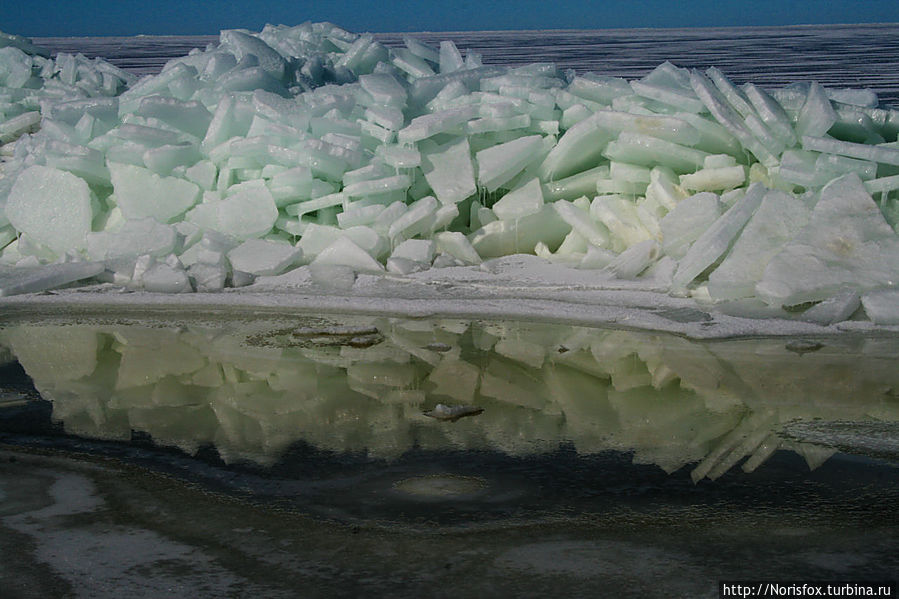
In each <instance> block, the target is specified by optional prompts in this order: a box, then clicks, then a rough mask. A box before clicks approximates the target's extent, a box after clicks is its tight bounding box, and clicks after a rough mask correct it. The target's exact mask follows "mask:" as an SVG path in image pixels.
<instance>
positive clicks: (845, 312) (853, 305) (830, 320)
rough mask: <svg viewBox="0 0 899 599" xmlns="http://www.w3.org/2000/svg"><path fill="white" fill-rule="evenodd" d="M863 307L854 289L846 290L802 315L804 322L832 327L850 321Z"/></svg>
mask: <svg viewBox="0 0 899 599" xmlns="http://www.w3.org/2000/svg"><path fill="white" fill-rule="evenodd" d="M859 306H861V298H860V297H859V294H858V292H857V291H855V290H854V289H844V290H842V291H840V292H839V293H837V294H836V295H834V296H832V297H829V298H827V299H826V300H824V301H822V302H820V303H818V304H815V305H814V306H812V307H811V308H809V309H808V310H806V311H805V312H803V313H802V320H806V321H808V322H817V323H818V324H823V325H830V324H834V323H837V322H843V321H844V320H848V319H849V317H850V316H852V315H853V314H855V312H856V311H857V310H858V308H859Z"/></svg>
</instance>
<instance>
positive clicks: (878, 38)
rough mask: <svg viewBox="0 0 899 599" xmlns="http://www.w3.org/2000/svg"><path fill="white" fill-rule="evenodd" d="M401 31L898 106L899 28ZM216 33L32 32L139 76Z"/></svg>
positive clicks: (594, 67) (507, 54)
mask: <svg viewBox="0 0 899 599" xmlns="http://www.w3.org/2000/svg"><path fill="white" fill-rule="evenodd" d="M404 35H412V36H414V37H417V38H418V39H421V40H422V41H424V42H429V43H435V42H439V41H441V40H453V41H454V42H455V43H456V45H457V46H458V47H459V49H460V50H471V51H474V52H479V53H482V54H483V57H484V63H485V64H502V65H523V64H529V63H532V62H555V63H556V64H557V65H558V66H559V67H561V68H564V69H575V70H576V71H577V72H578V73H583V72H586V71H593V72H597V73H602V74H606V75H613V76H619V77H625V78H628V79H634V78H639V77H642V76H644V75H646V74H647V73H648V72H649V71H651V70H652V69H653V68H655V67H656V66H658V65H659V64H660V63H661V62H664V61H665V60H670V61H671V62H673V63H674V64H676V65H678V66H681V67H691V68H693V67H695V68H705V67H709V66H717V67H718V68H720V69H721V70H722V71H723V72H724V73H725V74H727V76H728V77H729V78H731V79H732V80H733V81H735V82H736V83H745V82H748V81H751V82H753V83H756V84H758V85H761V86H771V87H778V86H783V85H787V84H790V83H794V82H797V81H818V82H819V83H820V84H822V85H825V86H832V87H865V88H870V89H872V90H873V91H875V92H876V93H877V94H878V96H880V99H881V101H882V102H883V103H885V104H892V105H894V106H899V77H897V76H896V73H897V72H899V24H865V25H809V26H794V27H733V28H696V29H608V30H591V31H578V30H567V31H555V30H554V31H473V32H472V31H464V32H421V33H413V34H390V33H380V34H376V35H375V37H376V38H377V39H379V40H381V41H383V42H384V43H385V44H387V45H388V46H400V45H402V43H403V42H402V39H403V36H404ZM217 41H218V36H215V35H198V36H135V37H86V38H37V39H35V43H38V44H39V45H43V46H45V47H47V48H49V49H51V50H52V51H53V52H70V53H74V52H82V53H84V54H85V55H86V56H89V57H92V56H102V57H104V58H106V59H107V60H109V61H110V62H112V63H113V64H115V65H117V66H119V67H122V68H125V69H127V70H129V71H132V72H134V73H136V74H141V75H143V74H151V73H157V72H159V70H160V69H161V68H162V65H163V64H165V62H166V61H168V60H169V59H172V58H177V57H179V56H183V55H184V54H186V53H187V52H189V51H190V50H191V49H192V48H201V49H202V48H205V47H206V45H207V44H210V43H216V42H217Z"/></svg>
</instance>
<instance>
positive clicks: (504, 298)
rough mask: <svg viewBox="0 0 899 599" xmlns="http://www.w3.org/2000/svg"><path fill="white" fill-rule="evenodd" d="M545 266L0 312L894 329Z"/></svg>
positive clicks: (734, 332) (818, 332) (8, 305)
mask: <svg viewBox="0 0 899 599" xmlns="http://www.w3.org/2000/svg"><path fill="white" fill-rule="evenodd" d="M533 259H534V257H533V256H531V257H528V260H533ZM547 267H548V268H547V272H540V271H537V272H534V269H533V265H530V268H526V267H522V269H521V272H519V273H514V272H513V273H508V272H506V273H505V274H504V275H503V274H499V275H498V274H496V273H487V272H484V271H483V270H482V269H479V268H477V267H457V268H446V269H432V270H431V271H427V272H425V273H417V274H418V276H391V275H365V274H361V275H358V276H357V277H356V279H355V282H354V283H353V284H352V288H345V289H339V288H334V287H333V286H331V287H327V286H324V285H322V284H321V283H320V282H317V281H316V280H315V279H314V278H313V276H312V275H311V273H310V269H309V268H308V267H302V268H299V269H296V270H294V271H291V272H289V273H287V274H285V275H281V276H278V277H260V278H259V279H257V281H256V283H254V284H253V285H250V286H247V287H242V288H239V289H226V290H225V291H223V292H220V293H184V294H167V293H151V292H146V291H131V290H127V289H126V288H123V287H119V286H116V285H112V284H99V285H93V286H88V287H77V288H68V289H60V290H56V291H53V292H42V293H30V294H23V295H15V296H10V297H0V313H2V314H3V315H4V317H5V318H4V319H9V318H16V317H28V316H45V317H54V316H56V315H65V316H66V317H67V318H75V317H77V316H78V315H79V314H85V313H88V314H91V315H96V313H97V312H98V311H100V312H102V313H104V315H109V316H114V315H123V314H127V315H134V314H135V313H139V314H140V315H141V317H143V316H146V317H147V318H148V319H153V318H157V317H159V316H160V315H165V317H166V318H169V317H172V316H184V315H189V316H194V315H195V313H196V312H197V311H198V310H201V309H203V310H211V311H213V312H214V313H215V314H214V315H213V314H210V316H215V317H223V318H246V317H247V316H250V314H247V311H252V316H261V315H271V314H276V315H285V316H297V315H307V316H308V315H320V314H328V315H336V316H341V315H360V314H366V315H379V316H396V317H408V318H470V319H488V320H515V321H525V322H547V323H561V324H571V325H581V326H595V327H608V328H617V329H632V330H644V331H659V332H665V333H673V334H678V335H683V336H685V337H687V338H691V339H725V338H736V337H760V336H764V337H767V336H770V337H796V336H802V337H810V336H812V337H817V336H834V335H847V334H849V335H852V334H861V335H878V336H879V335H883V334H885V335H887V336H892V335H895V334H897V333H899V326H883V325H876V324H874V323H872V322H869V321H861V320H847V321H844V322H840V323H836V324H833V325H829V326H822V325H819V324H814V323H811V322H805V321H802V320H799V318H798V315H791V314H790V313H787V312H783V313H782V314H775V313H773V312H772V313H770V314H769V315H768V316H767V317H746V316H734V315H729V314H726V313H724V312H723V311H722V306H716V305H713V304H710V303H705V302H701V301H697V300H696V299H693V298H690V297H674V296H671V295H669V294H667V293H665V292H662V291H661V290H654V289H653V288H652V284H651V283H652V282H651V281H648V282H647V281H642V282H636V281H631V282H627V281H619V280H608V281H596V282H593V283H592V284H591V283H590V282H588V277H587V276H584V277H583V279H582V280H577V279H575V280H572V277H571V276H570V275H571V273H572V272H574V273H577V271H573V270H571V269H560V268H559V267H558V266H557V265H547ZM553 272H555V274H556V276H555V277H553V276H552V273H553ZM584 274H585V275H586V274H587V273H584ZM528 275H530V276H528ZM610 285H617V286H618V288H610ZM724 309H727V307H726V306H725V307H724ZM743 309H744V310H746V307H745V306H744V307H743Z"/></svg>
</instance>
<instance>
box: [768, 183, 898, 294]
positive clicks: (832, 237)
mask: <svg viewBox="0 0 899 599" xmlns="http://www.w3.org/2000/svg"><path fill="white" fill-rule="evenodd" d="M895 281H899V237H897V236H896V233H895V231H893V228H892V227H890V225H889V224H888V223H887V222H886V221H885V220H884V217H883V214H882V213H881V212H880V209H879V208H878V207H877V205H876V204H875V203H874V200H873V199H872V198H871V196H870V195H868V192H867V191H866V190H865V187H864V184H863V183H862V181H861V180H860V179H859V178H858V176H857V175H855V174H849V175H845V176H843V177H840V178H839V179H835V180H834V181H831V182H830V183H828V184H827V186H825V187H824V188H823V189H822V190H821V193H820V199H819V200H818V203H817V204H816V205H815V207H814V209H813V211H812V215H811V218H810V220H809V223H808V226H806V227H805V228H804V229H803V230H802V231H801V232H800V233H799V234H798V235H797V236H796V237H795V238H794V239H793V240H791V241H790V242H788V243H787V244H786V245H785V246H784V248H783V250H782V251H781V252H780V253H778V254H777V255H775V256H774V257H773V258H772V259H771V261H770V262H769V263H768V266H767V267H766V268H765V273H764V276H763V277H762V279H761V280H760V281H759V283H758V284H757V285H756V293H757V294H758V296H759V297H760V298H761V299H763V300H764V301H765V302H766V303H768V304H769V305H778V306H779V305H786V306H792V305H797V304H801V303H804V302H809V301H819V300H824V299H827V298H828V297H830V296H832V295H834V294H836V293H837V292H839V291H840V290H841V289H843V288H844V287H851V288H853V289H856V290H858V291H868V290H874V289H878V288H881V287H884V286H892V285H894V284H895V283H894V282H895ZM891 282H893V283H891Z"/></svg>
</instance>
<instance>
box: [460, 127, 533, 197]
mask: <svg viewBox="0 0 899 599" xmlns="http://www.w3.org/2000/svg"><path fill="white" fill-rule="evenodd" d="M542 142H543V138H542V137H541V136H539V135H529V136H526V137H520V138H518V139H514V140H512V141H509V142H506V143H503V144H499V145H495V146H492V147H490V148H486V149H484V150H481V151H479V152H478V153H477V154H475V160H476V162H477V164H478V184H479V185H480V186H482V187H484V188H485V189H486V190H487V191H496V190H497V189H498V188H499V187H501V186H502V185H504V184H506V183H508V182H509V181H510V180H512V178H513V177H514V176H515V175H517V174H518V173H520V172H521V171H522V170H524V168H525V167H526V166H528V165H529V164H531V163H533V162H535V158H537V159H539V150H540V148H541V147H542V145H543V144H542Z"/></svg>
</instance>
